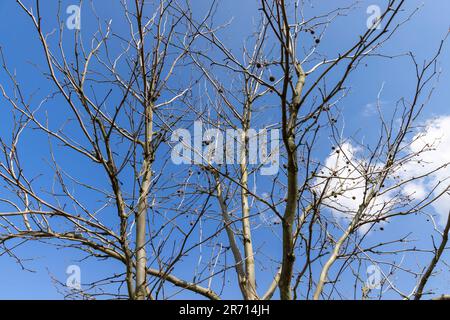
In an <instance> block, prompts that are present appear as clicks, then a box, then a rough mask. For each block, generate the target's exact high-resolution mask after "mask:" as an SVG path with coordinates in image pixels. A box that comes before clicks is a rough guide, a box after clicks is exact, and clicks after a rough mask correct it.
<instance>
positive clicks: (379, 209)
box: [315, 116, 450, 224]
mask: <svg viewBox="0 0 450 320" xmlns="http://www.w3.org/2000/svg"><path fill="white" fill-rule="evenodd" d="M405 146H407V147H406V149H405V154H406V153H408V154H412V155H414V156H413V157H411V158H410V160H409V161H408V162H406V163H404V164H403V165H402V166H401V167H399V168H398V169H397V170H396V172H394V173H393V176H397V177H398V179H396V180H395V179H393V178H392V179H389V180H388V181H386V187H390V186H391V185H393V184H394V183H396V182H399V181H409V180H411V179H412V180H411V181H410V182H408V183H405V184H402V185H401V186H400V187H399V189H397V190H395V189H394V190H392V191H390V192H389V193H384V194H381V195H379V196H378V197H376V199H375V200H373V201H372V203H370V205H369V207H368V209H367V210H366V217H371V216H373V215H383V214H386V213H387V212H389V211H390V210H392V209H393V208H394V207H395V205H399V204H401V203H402V201H403V203H404V204H413V203H414V202H415V203H417V202H418V201H421V200H424V199H425V198H426V197H427V196H428V195H430V194H431V195H432V196H433V197H436V196H438V195H440V194H441V193H442V192H444V191H446V189H447V188H448V186H449V185H450V179H449V177H450V166H448V167H447V166H445V164H447V163H450V116H442V117H439V118H436V119H433V120H430V121H427V122H426V123H425V126H424V128H423V129H422V130H421V131H420V132H418V133H417V134H416V135H415V136H414V137H413V138H412V139H411V140H410V141H409V143H407V144H406V145H405ZM359 151H360V150H358V149H357V148H355V147H354V146H352V145H351V144H350V143H343V144H342V145H341V146H340V147H339V148H337V149H336V150H333V152H332V153H331V154H330V155H329V156H328V157H327V159H326V160H325V163H324V167H323V168H322V170H321V172H320V174H319V175H318V177H317V178H316V180H315V182H316V187H315V191H316V192H317V193H319V194H320V193H321V192H322V191H323V190H324V187H325V184H326V181H327V177H331V179H330V180H329V181H328V186H327V189H326V194H327V195H328V196H329V197H328V198H327V199H326V200H325V201H324V202H323V204H324V205H326V206H327V207H329V208H331V210H332V213H333V215H334V216H335V217H337V218H342V219H346V220H348V218H351V217H352V216H354V214H355V213H356V212H357V210H358V208H359V206H360V204H361V201H362V199H363V198H364V192H365V190H366V181H367V180H366V178H367V177H368V176H367V174H366V173H365V171H364V168H366V167H367V162H365V160H364V159H363V158H362V157H360V156H358V152H359ZM379 168H381V164H374V165H372V166H371V168H370V171H371V172H374V171H376V170H377V169H379ZM438 168H440V169H439V170H437V171H436V169H438ZM430 172H431V173H430ZM421 176H425V177H421ZM418 177H421V178H420V179H417V178H418ZM399 195H401V196H402V198H399ZM432 208H433V209H434V211H435V213H437V214H438V215H439V216H440V218H441V219H440V222H441V223H442V224H443V223H445V221H446V218H447V216H448V212H449V210H450V196H449V195H448V194H444V195H443V196H442V197H440V198H439V199H438V200H436V201H435V202H434V203H432Z"/></svg>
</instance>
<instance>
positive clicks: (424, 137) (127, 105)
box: [0, 0, 450, 300]
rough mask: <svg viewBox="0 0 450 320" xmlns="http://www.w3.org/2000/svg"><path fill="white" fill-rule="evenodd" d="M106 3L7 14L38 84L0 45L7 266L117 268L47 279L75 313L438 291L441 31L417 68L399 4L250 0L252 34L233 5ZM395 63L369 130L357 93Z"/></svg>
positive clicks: (442, 214) (0, 217)
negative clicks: (401, 85)
mask: <svg viewBox="0 0 450 320" xmlns="http://www.w3.org/2000/svg"><path fill="white" fill-rule="evenodd" d="M106 2H107V1H95V0H91V1H83V2H81V3H77V4H67V3H66V2H65V1H58V2H56V1H55V2H52V3H51V4H49V3H47V2H45V3H44V2H43V1H39V0H37V1H27V0H16V1H15V4H14V5H15V7H14V8H15V11H14V14H16V15H20V17H21V18H22V19H25V20H26V28H27V29H28V30H29V34H30V37H32V38H33V39H34V42H33V43H32V44H31V45H30V48H29V50H32V51H33V54H34V56H35V60H34V61H32V63H31V64H30V65H29V67H28V70H29V71H28V72H29V73H33V76H34V77H39V79H40V80H39V82H33V83H29V82H26V81H24V79H22V77H23V75H20V74H17V73H16V71H15V66H14V65H12V64H11V63H10V62H9V61H10V60H11V56H13V55H14V50H17V49H16V48H14V47H12V46H7V47H2V49H1V55H0V56H1V64H2V72H1V76H0V93H1V96H2V100H1V101H2V102H1V105H0V107H1V109H2V115H3V114H5V116H4V117H2V124H5V128H4V129H3V130H2V131H0V133H1V135H0V146H1V151H2V154H1V155H2V157H1V159H0V181H1V182H0V186H1V190H2V191H1V193H0V250H1V251H0V255H1V256H2V259H4V258H3V257H5V258H6V257H9V258H10V259H14V260H15V261H16V262H17V263H18V264H19V265H20V266H21V267H22V268H23V269H27V268H28V267H27V265H28V264H29V263H31V262H30V261H28V260H29V259H27V258H26V257H24V256H23V254H24V250H25V252H27V250H39V248H41V247H43V246H49V247H53V248H57V249H59V250H73V251H77V252H80V253H81V256H82V257H83V258H82V259H83V261H84V263H90V262H91V261H96V263H105V265H106V263H107V261H114V262H115V264H114V266H113V267H107V268H106V267H105V268H100V269H98V270H97V271H96V273H95V278H96V280H95V281H93V282H89V283H87V282H83V279H79V281H80V282H79V283H76V286H70V285H69V287H67V286H65V284H64V281H63V280H62V279H55V283H56V285H57V286H58V287H59V288H63V291H64V294H65V296H66V297H72V298H85V299H95V298H99V299H101V298H116V299H139V300H144V299H170V298H180V297H189V298H207V299H214V300H216V299H222V298H230V297H233V298H242V299H246V300H264V299H272V298H273V299H285V300H291V299H371V298H383V297H389V298H393V297H395V298H402V299H421V298H422V297H426V298H430V297H432V298H434V297H437V296H438V295H437V292H439V294H444V293H445V292H443V290H445V287H441V288H435V287H433V288H430V286H429V282H430V280H431V279H433V278H434V277H439V276H442V275H443V274H444V275H445V274H446V273H447V274H448V265H447V261H446V260H445V253H446V249H447V238H448V232H449V229H450V219H449V212H450V206H448V205H447V204H448V200H449V187H450V183H449V177H450V171H449V168H448V167H447V165H448V164H449V163H450V156H449V153H448V152H446V147H447V146H448V144H449V143H450V135H449V133H448V132H447V131H448V130H446V128H447V127H448V125H449V124H450V118H449V117H445V116H441V117H437V118H432V119H428V120H426V119H424V117H422V113H423V112H425V111H424V110H427V108H428V106H429V104H430V101H432V97H433V93H434V92H435V91H436V90H438V89H439V82H438V80H439V76H440V74H441V73H442V72H445V70H442V68H441V65H440V57H441V55H443V54H445V52H446V51H445V39H446V37H447V35H446V32H447V30H442V36H441V39H442V40H441V41H438V42H436V43H435V45H434V47H432V48H431V47H430V48H428V49H427V50H428V57H427V58H426V59H425V60H423V59H422V58H420V59H419V58H418V57H417V56H416V55H415V53H414V52H412V51H411V50H409V49H408V48H403V49H402V48H400V49H399V47H398V46H392V45H391V42H393V41H396V38H395V37H396V35H397V34H398V33H401V32H402V30H403V29H404V28H406V27H407V26H408V25H409V24H414V23H418V22H417V21H416V20H415V16H416V15H417V14H418V12H420V10H419V8H415V7H411V6H409V5H408V4H407V3H406V1H404V0H386V1H383V4H380V5H370V4H367V3H365V2H364V1H356V2H352V1H344V0H343V1H336V2H333V3H329V4H320V5H315V1H307V0H296V1H294V0H252V1H250V0H249V3H247V4H246V5H247V6H250V7H249V8H246V10H247V9H248V10H249V11H250V12H251V15H250V16H248V15H245V17H244V18H242V17H241V20H244V21H246V26H251V28H248V27H243V26H238V27H236V25H235V24H234V22H233V19H232V17H233V16H234V13H233V12H230V13H229V14H228V12H227V11H225V10H224V7H226V6H228V8H230V6H231V8H234V9H235V10H236V11H239V6H240V4H239V3H238V2H237V1H230V2H229V3H227V4H224V2H221V1H214V0H202V1H199V2H196V1H188V0H158V1H146V0H133V1H125V0H121V1H117V2H115V7H114V8H115V11H114V14H112V13H111V15H113V17H112V16H108V14H109V13H106V14H105V13H102V10H105V6H108V4H106ZM366 9H367V10H366ZM105 12H108V11H107V10H105ZM361 12H362V13H361ZM355 15H356V16H358V15H359V16H361V17H362V19H361V21H362V23H361V24H360V25H359V29H358V28H355V29H352V30H348V29H346V28H345V27H343V24H344V26H345V23H346V21H350V20H351V19H354V17H355ZM230 30H231V31H230ZM336 30H338V32H339V33H340V35H339V38H337V37H336ZM344 30H345V32H344ZM386 47H388V48H389V49H385V48H386ZM393 62H394V63H399V64H402V65H403V66H404V67H403V68H404V72H405V75H404V77H407V81H405V87H407V88H406V89H405V90H404V92H401V90H398V91H396V90H394V91H395V96H394V97H392V94H391V96H390V99H395V100H392V101H390V103H387V102H386V101H385V98H384V95H385V91H386V88H385V85H384V84H379V86H378V87H377V89H376V90H377V92H378V94H376V95H375V96H372V97H369V99H372V101H375V102H373V103H371V104H369V105H367V108H368V112H370V113H371V116H372V118H371V119H372V120H371V124H370V127H366V128H364V127H362V126H361V124H360V123H359V121H358V118H357V117H355V116H354V115H352V114H351V113H352V112H354V111H351V110H348V109H349V108H350V107H349V104H351V101H352V100H351V97H352V95H357V94H358V93H357V92H355V91H354V90H353V88H352V87H353V86H354V85H355V84H358V83H357V82H358V81H361V79H364V74H365V73H366V72H367V71H366V70H367V69H368V68H369V67H370V65H371V64H375V66H376V68H378V69H380V70H383V71H382V72H383V73H384V74H385V76H386V78H389V77H390V70H389V67H388V64H389V63H393ZM358 79H359V80H358ZM366 80H367V83H366V86H367V87H369V86H374V84H373V82H371V81H369V79H366ZM24 82H26V84H24ZM352 110H355V109H352ZM348 128H351V129H350V130H349V129H348ZM32 145H35V146H36V145H37V146H38V148H37V149H36V150H35V152H34V153H31V152H29V149H30V148H31V146H32ZM385 229H390V230H391V231H390V232H383V231H384V230H385ZM430 239H432V241H431V240H430ZM23 248H27V249H23ZM19 252H20V253H19ZM28 252H29V251H28ZM71 252H72V251H71ZM52 259H55V258H54V257H53V258H52ZM46 263H48V264H49V265H50V264H51V259H48V260H47V261H46ZM108 266H110V264H108ZM24 272H25V271H24ZM444 297H445V296H444Z"/></svg>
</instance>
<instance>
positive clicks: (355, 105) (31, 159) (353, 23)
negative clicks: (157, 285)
mask: <svg viewBox="0 0 450 320" xmlns="http://www.w3.org/2000/svg"><path fill="white" fill-rule="evenodd" d="M306 2H308V3H311V2H312V3H314V6H310V7H308V8H307V10H306V11H307V12H308V14H309V15H314V13H316V12H323V11H324V10H326V8H328V7H330V6H331V7H334V6H335V5H336V3H339V4H341V3H342V5H345V4H348V3H349V1H345V0H342V1H324V0H317V1H306ZM56 3H57V2H56V1H48V0H47V1H43V4H42V6H43V7H42V11H43V12H44V16H46V19H47V20H45V22H46V24H47V25H48V27H47V28H48V29H47V30H50V29H51V28H54V27H55V21H54V20H53V18H52V19H50V18H51V17H52V12H54V10H55V9H56ZM74 3H76V1H75V0H70V1H66V0H64V1H62V8H66V7H67V6H68V5H70V4H74ZM94 3H95V6H96V8H97V11H98V12H99V13H100V14H101V16H102V17H104V18H105V19H106V18H107V19H112V21H113V27H115V28H118V29H120V28H121V27H124V25H123V16H122V15H121V6H120V4H119V1H115V0H95V1H94ZM208 3H210V1H209V0H199V1H193V7H194V12H201V10H202V8H203V6H204V5H205V4H208ZM384 3H385V1H374V0H367V1H362V2H361V4H360V5H359V8H358V9H356V10H355V11H352V12H351V13H350V14H349V16H348V17H341V18H339V19H337V20H336V22H335V23H333V24H332V27H331V28H330V29H329V30H328V31H327V33H326V34H325V36H324V38H323V39H322V41H321V45H320V50H321V51H322V52H323V53H326V54H332V53H335V52H339V51H341V49H342V48H345V47H346V46H348V44H350V43H352V42H353V41H354V40H355V39H357V37H358V35H359V34H361V33H362V32H364V31H365V28H366V19H367V17H368V15H367V14H366V8H367V6H368V5H371V4H380V5H381V6H383V4H384ZM421 4H422V1H416V0H408V1H407V6H406V8H407V9H408V10H411V9H413V8H415V7H417V6H420V5H421ZM86 7H87V6H86ZM257 8H258V6H257V4H256V2H255V1H253V0H226V1H222V3H221V4H220V6H219V10H218V11H217V13H216V14H217V19H218V20H217V21H218V24H219V23H220V21H223V22H225V21H231V22H230V25H229V27H228V28H226V31H223V32H222V34H221V36H222V40H223V41H224V42H225V43H227V45H228V46H229V47H230V48H232V50H234V51H235V52H238V51H239V50H240V48H241V47H242V45H243V43H244V40H245V38H246V37H247V36H250V33H251V31H252V30H254V28H255V26H254V21H255V19H256V16H257V15H258V11H257ZM448 12H450V1H447V0H435V1H426V2H424V3H423V6H421V8H420V10H419V11H418V13H417V14H416V15H414V17H413V18H412V19H411V21H410V22H409V23H407V24H405V25H404V26H402V28H401V29H400V31H399V32H398V33H396V34H395V36H394V37H393V38H392V39H391V40H390V41H389V42H388V43H387V44H386V45H385V46H384V49H383V52H384V53H386V54H397V53H401V52H406V51H412V52H414V54H415V56H416V58H417V60H418V61H419V62H420V61H422V60H423V59H426V58H429V57H430V56H431V55H432V54H433V53H434V52H435V49H436V48H437V47H438V45H439V42H440V40H441V39H442V38H443V36H444V35H445V34H446V32H447V31H448V30H449V27H450V19H449V18H448V15H447V13H448ZM402 18H404V16H402ZM95 27H96V21H95V20H93V19H92V16H91V15H90V13H89V10H88V8H84V9H83V15H82V33H83V35H85V37H86V38H88V37H89V35H90V33H91V32H92V30H94V28H95ZM0 35H1V36H0V46H1V47H2V49H3V52H4V54H5V57H6V59H7V62H8V65H9V66H10V67H11V68H13V69H14V70H15V72H16V74H17V77H18V79H19V80H20V83H21V85H22V86H23V88H25V93H26V94H27V95H29V94H32V93H36V97H35V98H34V99H33V100H32V101H33V102H34V103H36V102H37V101H39V97H44V96H46V95H47V94H48V93H49V92H51V90H53V88H52V87H51V86H49V84H48V82H47V81H45V79H44V77H43V76H42V75H41V73H40V72H39V69H40V68H39V67H37V66H39V65H40V66H43V64H44V61H43V55H42V51H41V48H40V47H39V43H38V39H37V36H36V33H35V32H34V31H33V30H32V26H31V24H30V21H29V19H27V17H26V16H25V15H24V13H23V12H21V11H20V10H19V9H18V6H17V4H16V3H15V1H13V0H2V1H1V2H0ZM70 36H71V34H70V31H66V37H67V39H69V37H70ZM310 40H311V39H309V41H310ZM446 49H447V50H445V51H444V54H443V55H442V58H441V59H440V64H439V67H440V68H441V69H442V74H441V76H440V81H439V83H438V84H437V89H436V92H435V94H434V96H433V97H432V99H431V101H430V102H429V104H428V105H427V107H426V109H425V110H424V112H423V114H422V118H421V119H420V121H423V122H424V121H426V120H428V119H432V118H433V117H442V116H445V115H450V112H449V107H450V105H449V101H450V90H449V84H450V59H449V52H450V51H449V49H448V46H447V48H446ZM31 62H33V63H31ZM366 63H367V66H364V67H363V68H361V71H359V72H357V73H355V74H354V75H352V77H351V78H350V79H349V82H348V85H349V86H350V87H351V94H350V95H349V96H348V97H347V98H346V99H345V101H343V105H342V106H341V107H342V110H343V111H342V112H343V118H345V123H342V125H344V124H345V126H344V129H343V132H344V136H355V137H357V139H360V140H364V141H371V139H374V137H375V136H374V133H376V130H378V126H377V122H376V119H377V116H376V114H374V113H373V112H372V111H371V109H372V108H371V106H373V104H374V103H375V101H376V98H377V94H378V92H379V91H380V88H381V86H383V84H384V90H383V94H382V97H381V100H382V101H383V108H385V109H386V113H387V114H389V112H390V110H392V108H393V106H394V104H395V102H396V101H397V100H398V99H399V98H401V97H402V96H408V95H410V94H411V93H412V88H413V84H414V79H413V77H414V74H413V72H412V68H411V62H410V60H408V59H405V58H395V59H380V58H370V59H368V60H367V61H366ZM180 77H183V76H180ZM186 78H189V77H188V76H186ZM180 80H181V81H184V80H186V79H184V78H182V79H180ZM0 83H2V84H4V85H5V87H6V88H8V85H7V81H6V78H5V75H4V73H2V72H0ZM61 103H62V101H59V100H55V101H54V102H51V103H49V104H47V105H46V106H45V108H48V111H49V113H50V114H51V115H50V118H51V119H54V120H55V121H57V122H61V121H63V120H64V119H65V118H66V117H67V116H68V114H67V111H65V109H64V108H62V107H61V106H60V104H61ZM10 119H11V118H10V113H9V109H8V108H7V107H6V106H5V105H4V104H3V103H2V100H1V99H0V124H1V125H0V136H2V137H8V131H9V130H10V127H9V125H10V121H8V120H10ZM24 140H26V141H27V143H26V144H25V145H23V146H22V149H21V152H22V157H23V159H25V161H24V165H25V168H26V169H27V170H28V172H29V174H30V175H32V176H33V175H38V174H40V173H42V174H43V175H47V176H50V175H51V168H50V167H49V165H48V162H47V160H48V154H47V150H48V141H47V138H46V137H45V136H39V135H36V134H35V133H34V132H33V131H32V130H29V131H27V132H26V133H25V136H24ZM327 140H328V139H327V138H325V137H324V139H323V141H322V142H321V147H320V148H319V149H318V150H317V155H318V157H323V158H325V157H326V156H327V155H328V154H329V150H330V146H331V144H332V143H331V141H329V140H328V141H327ZM60 161H61V164H62V166H70V167H71V168H72V171H71V174H76V175H77V177H79V178H80V179H91V180H92V181H95V182H97V181H98V183H99V185H100V186H101V184H102V183H101V181H103V180H102V179H103V178H104V177H102V176H101V175H99V174H98V172H97V171H96V170H94V168H93V167H92V166H91V165H90V164H88V163H83V162H81V159H77V158H74V157H61V158H60ZM78 161H80V162H78ZM74 163H77V164H78V165H77V166H75V167H74V166H73V164H74ZM49 184H50V182H43V184H42V185H41V187H43V188H45V187H48V186H49ZM0 187H1V186H0ZM1 190H2V189H1V188H0V196H2V191H1ZM79 196H86V197H89V193H85V194H84V193H83V192H82V191H80V194H79ZM95 201H96V199H89V198H87V199H86V202H87V203H88V204H89V205H92V206H93V207H94V206H95V205H96V203H95ZM0 209H1V206H0ZM423 223H425V222H424V221H423ZM427 228H428V227H424V225H423V224H422V222H420V221H417V220H412V219H410V220H405V221H402V222H401V223H396V222H393V223H392V224H390V225H389V226H388V227H386V230H385V231H384V232H385V234H386V233H388V234H389V236H390V237H395V236H396V235H397V234H403V233H404V231H405V230H406V229H407V230H410V231H415V232H416V233H417V235H418V237H419V238H420V239H423V241H428V242H429V241H430V238H429V235H427V233H426V232H424V231H426V230H428V229H427ZM428 231H429V230H428ZM428 234H429V233H428ZM264 236H265V234H264V233H263V234H262V235H261V236H259V237H258V236H256V240H255V241H256V243H257V244H260V245H263V244H265V240H264ZM372 237H373V238H372V240H371V241H374V242H376V241H377V240H378V239H379V238H378V236H377V235H376V234H375V235H373V236H372ZM269 247H270V249H269V250H268V252H272V253H273V254H278V253H277V252H276V251H277V246H276V245H272V246H269ZM16 254H17V255H18V256H20V257H21V258H23V259H24V260H25V261H26V260H27V259H30V261H29V262H26V263H25V266H26V267H27V268H29V269H31V270H33V272H30V271H26V270H22V268H21V266H20V265H19V264H18V263H16V261H15V260H14V259H13V258H11V257H8V256H7V255H1V256H0V299H20V298H21V299H36V298H39V299H60V298H61V294H60V293H58V291H57V290H56V288H55V285H54V283H53V282H52V277H55V278H57V279H58V280H59V281H62V282H65V279H66V275H65V271H66V268H67V266H69V265H71V264H77V265H80V267H81V270H82V277H83V278H82V279H83V282H89V281H94V280H95V279H97V278H98V277H97V275H98V274H99V271H100V272H101V270H108V271H109V272H110V273H114V272H121V269H120V268H119V267H120V266H119V265H118V264H117V263H114V262H105V261H100V262H96V261H94V260H93V259H90V260H87V261H79V259H80V258H81V257H82V255H81V254H80V253H79V252H77V251H75V250H68V249H60V250H56V249H55V248H54V247H51V246H48V245H45V244H43V243H33V244H32V243H29V244H27V245H25V246H21V247H20V248H19V250H18V251H17V252H16ZM31 259H32V261H31ZM416 259H417V260H416V261H413V259H411V260H408V261H407V262H406V263H407V264H411V265H414V264H415V263H416V262H424V261H427V260H426V256H422V255H419V256H417V257H416ZM184 263H185V264H184V265H185V266H187V267H186V268H185V269H183V268H182V269H179V270H176V271H177V275H180V276H181V277H182V276H183V275H189V274H191V272H190V270H191V269H192V267H193V266H194V265H195V263H196V260H195V257H194V258H193V259H186V260H185V261H184ZM261 274H263V273H261ZM271 276H272V274H271V273H268V274H267V276H264V275H262V276H260V280H259V281H260V283H259V284H260V286H261V288H265V287H266V286H267V285H268V283H269V282H270V280H271ZM231 277H233V275H231ZM394 281H395V282H396V283H397V284H398V285H399V286H403V285H404V286H407V285H409V283H408V282H407V281H406V279H402V278H399V279H395V280H394ZM433 281H435V283H440V287H441V288H443V287H444V288H445V287H447V288H450V276H449V273H448V268H447V274H445V273H444V274H443V275H442V276H440V277H437V278H436V279H435V280H433ZM348 286H349V288H351V284H348ZM430 286H433V282H431V283H430ZM349 290H351V289H349ZM180 297H191V296H190V295H188V294H186V295H181V296H180ZM224 297H227V298H239V293H238V292H237V291H236V288H227V289H226V290H225V292H224Z"/></svg>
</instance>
